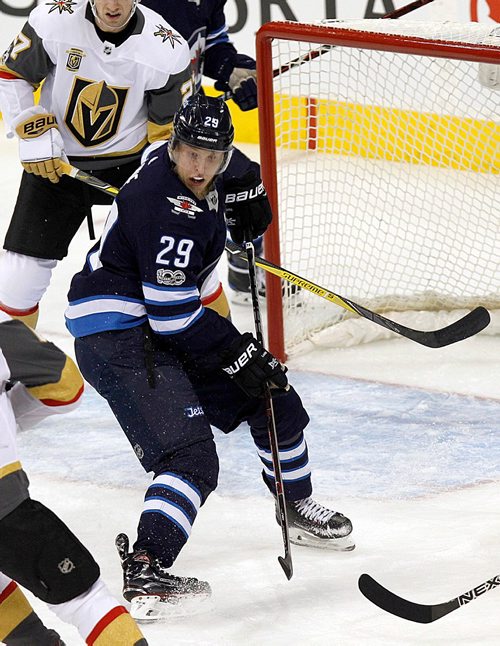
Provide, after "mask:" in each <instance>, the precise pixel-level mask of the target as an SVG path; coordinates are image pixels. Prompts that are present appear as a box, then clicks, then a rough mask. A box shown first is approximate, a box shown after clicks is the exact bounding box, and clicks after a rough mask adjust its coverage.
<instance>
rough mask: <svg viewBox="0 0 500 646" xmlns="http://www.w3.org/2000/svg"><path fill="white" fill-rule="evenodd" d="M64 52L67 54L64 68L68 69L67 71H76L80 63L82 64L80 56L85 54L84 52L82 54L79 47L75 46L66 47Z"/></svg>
mask: <svg viewBox="0 0 500 646" xmlns="http://www.w3.org/2000/svg"><path fill="white" fill-rule="evenodd" d="M66 53H67V54H68V58H67V59H66V69H67V70H68V72H76V71H77V70H78V69H79V68H80V65H81V64H82V58H83V57H84V56H86V54H84V53H83V51H82V50H81V49H77V48H76V47H72V48H71V49H67V50H66Z"/></svg>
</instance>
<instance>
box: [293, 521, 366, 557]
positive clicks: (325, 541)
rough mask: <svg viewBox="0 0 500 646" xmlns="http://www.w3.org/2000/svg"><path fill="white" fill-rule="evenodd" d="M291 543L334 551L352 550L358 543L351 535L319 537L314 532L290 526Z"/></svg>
mask: <svg viewBox="0 0 500 646" xmlns="http://www.w3.org/2000/svg"><path fill="white" fill-rule="evenodd" d="M289 536H290V543H293V544H294V545H302V546H304V547H315V548H317V549H320V550H331V551H333V552H351V551H352V550H353V549H354V548H355V547H356V544H355V543H354V541H353V540H352V538H351V537H350V536H343V537H342V538H318V536H314V534H310V533H309V532H306V531H304V530H303V529H297V528H295V527H290V529H289Z"/></svg>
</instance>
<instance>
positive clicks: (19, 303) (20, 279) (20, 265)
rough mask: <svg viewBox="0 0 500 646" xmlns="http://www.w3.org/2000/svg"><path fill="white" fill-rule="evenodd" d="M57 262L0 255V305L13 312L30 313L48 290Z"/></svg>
mask: <svg viewBox="0 0 500 646" xmlns="http://www.w3.org/2000/svg"><path fill="white" fill-rule="evenodd" d="M56 265H57V260H47V259H45V258H33V257H31V256H24V255H22V254H19V253H15V252H13V251H4V252H3V254H2V255H1V256H0V303H3V304H4V305H6V306H7V307H9V308H11V309H14V310H29V309H31V308H33V307H35V305H37V304H38V303H39V302H40V300H41V298H42V296H43V295H44V294H45V292H46V291H47V287H48V286H49V285H50V279H51V277H52V271H53V270H54V268H55V267H56Z"/></svg>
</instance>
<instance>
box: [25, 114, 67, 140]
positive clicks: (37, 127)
mask: <svg viewBox="0 0 500 646" xmlns="http://www.w3.org/2000/svg"><path fill="white" fill-rule="evenodd" d="M49 128H57V121H56V117H55V115H53V114H42V115H39V116H37V117H30V118H29V119H26V121H23V122H22V123H20V124H19V125H18V126H17V127H16V134H17V136H18V137H21V139H31V138H35V137H39V136H40V135H43V133H44V132H47V130H49Z"/></svg>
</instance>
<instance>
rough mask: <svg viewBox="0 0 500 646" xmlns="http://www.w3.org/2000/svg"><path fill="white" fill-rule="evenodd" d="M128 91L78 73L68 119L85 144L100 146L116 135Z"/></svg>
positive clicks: (78, 137) (77, 135) (66, 119)
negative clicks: (80, 75)
mask: <svg viewBox="0 0 500 646" xmlns="http://www.w3.org/2000/svg"><path fill="white" fill-rule="evenodd" d="M128 91H129V90H128V88H118V87H112V86H111V85H107V84H106V83H105V81H99V82H98V81H89V80H88V79H82V78H79V77H78V76H77V77H75V80H74V81H73V87H72V89H71V93H70V98H69V102H68V109H67V111H66V116H65V119H64V122H65V123H66V125H67V127H68V128H69V130H70V131H71V132H72V134H73V135H74V137H76V139H77V140H78V141H79V142H80V143H81V144H82V146H85V147H86V148H91V147H92V146H98V145H99V144H102V143H104V142H106V141H109V139H111V138H112V137H114V136H115V135H116V133H117V131H118V127H119V124H120V119H121V116H122V113H123V108H124V106H125V101H126V100H127V94H128Z"/></svg>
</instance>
